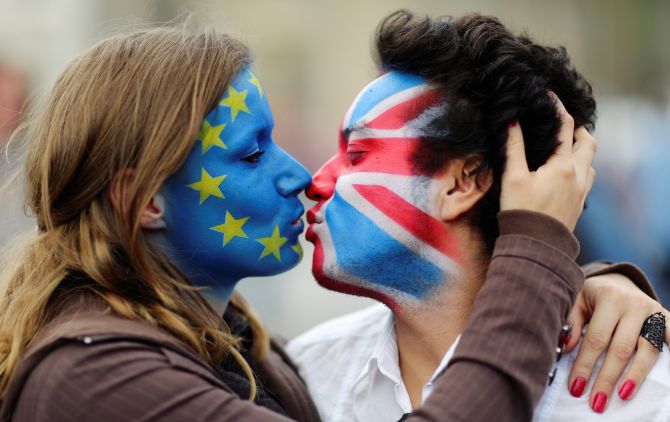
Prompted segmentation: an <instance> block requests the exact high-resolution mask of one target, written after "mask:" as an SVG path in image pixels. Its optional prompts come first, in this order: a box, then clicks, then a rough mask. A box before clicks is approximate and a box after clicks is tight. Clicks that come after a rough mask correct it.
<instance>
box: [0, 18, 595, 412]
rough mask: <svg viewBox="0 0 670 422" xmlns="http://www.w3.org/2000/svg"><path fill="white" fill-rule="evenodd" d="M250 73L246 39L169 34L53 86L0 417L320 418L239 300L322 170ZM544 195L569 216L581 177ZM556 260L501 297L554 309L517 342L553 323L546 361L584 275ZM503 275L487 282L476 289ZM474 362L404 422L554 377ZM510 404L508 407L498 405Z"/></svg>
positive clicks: (543, 350) (579, 197) (85, 62)
mask: <svg viewBox="0 0 670 422" xmlns="http://www.w3.org/2000/svg"><path fill="white" fill-rule="evenodd" d="M249 65H250V58H249V52H248V51H247V49H246V48H245V47H244V46H243V45H242V44H240V43H239V42H237V41H236V40H234V39H231V38H230V37H228V36H226V35H224V34H221V33H217V32H214V31H204V32H189V31H184V30H171V29H156V30H150V31H144V32H137V33H134V34H130V35H122V36H116V37H112V38H108V39H106V40H103V41H101V42H100V43H98V44H97V45H95V46H94V47H92V48H91V49H90V50H89V51H87V52H86V53H84V54H83V55H82V56H81V57H79V58H78V59H76V60H75V61H74V62H73V63H72V64H71V65H70V66H69V67H68V68H67V69H66V70H65V72H64V73H63V74H62V76H61V77H60V79H59V80H58V81H57V83H56V85H55V87H54V89H53V92H52V94H51V96H50V98H49V99H48V101H47V103H46V106H45V108H44V110H43V112H42V113H41V114H39V115H37V116H36V117H34V118H33V119H32V121H31V122H30V123H29V124H28V125H27V126H26V127H25V129H26V131H25V132H24V133H25V137H26V139H29V140H30V144H29V147H28V152H27V157H26V160H25V165H26V181H27V186H26V191H27V205H28V207H29V208H30V209H31V210H32V212H33V213H34V215H35V216H36V219H37V224H38V231H37V233H36V235H35V238H34V239H33V240H32V241H31V243H30V244H29V245H28V246H27V247H26V248H25V250H24V251H23V254H22V255H21V256H20V257H19V258H18V259H16V260H15V261H14V263H13V266H12V267H11V268H9V269H7V271H6V273H5V275H4V276H3V279H2V291H1V295H0V375H1V381H0V394H1V400H2V403H1V407H0V418H1V419H2V420H17V421H23V420H37V421H46V420H57V421H61V420H63V421H64V420H150V419H154V420H190V421H193V420H236V421H279V420H287V418H292V419H299V420H308V421H309V420H319V415H318V414H317V412H316V410H315V407H314V405H313V403H312V401H311V399H310V398H309V396H308V394H307V392H306V389H305V386H304V384H303V383H302V381H301V380H300V378H299V377H298V375H297V374H296V372H295V370H294V369H293V366H292V364H291V363H290V361H289V360H288V358H287V357H286V356H285V354H284V353H283V351H282V349H281V347H280V346H279V345H278V344H277V343H276V342H274V341H271V340H270V338H269V336H268V334H267V332H266V331H265V329H264V328H263V327H262V325H261V324H260V323H259V322H258V320H257V319H256V317H255V316H254V315H253V313H252V312H251V311H250V309H249V308H248V307H247V305H246V304H245V303H244V301H243V300H242V298H241V297H240V296H239V295H238V294H237V293H235V291H234V287H235V284H236V283H237V281H239V280H240V279H241V278H244V277H247V276H259V275H270V274H276V273H278V272H282V271H286V270H288V269H289V268H291V267H293V266H294V265H295V264H296V263H297V262H298V261H299V259H300V258H301V255H302V250H301V248H300V245H299V243H298V240H297V239H298V235H299V234H300V233H301V231H302V230H303V223H302V221H301V216H302V214H303V208H302V205H301V204H300V201H299V200H298V197H297V196H298V194H299V193H300V192H301V191H302V190H303V189H305V188H306V187H307V186H308V185H309V183H310V180H311V179H310V176H309V174H308V173H307V171H306V170H305V169H304V168H303V167H302V166H301V165H300V164H299V163H297V162H296V161H295V160H294V159H293V158H292V157H290V156H289V155H288V154H287V153H286V152H284V151H283V150H282V149H280V148H279V147H278V146H277V145H275V144H274V142H273V140H272V137H271V131H272V127H273V120H272V113H271V111H270V108H269V106H268V103H267V97H266V94H265V91H264V89H263V86H262V85H261V84H260V82H259V81H258V79H257V78H256V76H255V75H254V74H253V73H252V72H251V70H250V68H249ZM587 164H588V165H590V161H589V162H588V163H587ZM547 169H548V170H547V171H548V172H551V171H553V170H552V166H551V165H549V166H548V167H547ZM542 189H543V190H545V191H549V193H551V192H550V191H551V189H556V190H557V191H558V190H561V191H562V192H563V195H562V198H563V200H565V198H566V196H565V193H566V192H568V197H569V198H568V199H570V201H568V202H569V203H568V204H565V206H564V207H563V210H565V209H566V207H572V208H571V210H572V212H571V214H570V215H571V216H572V217H570V218H573V217H574V218H576V216H577V215H578V214H579V213H580V211H581V206H582V201H583V193H584V192H585V191H586V190H588V186H587V184H586V182H585V181H582V182H578V181H575V180H572V181H567V182H565V183H563V184H560V186H558V184H557V186H555V187H548V186H543V187H542ZM570 192H572V194H570ZM549 197H550V198H551V195H549ZM550 202H551V201H550ZM531 205H533V204H528V203H524V200H523V199H520V200H518V201H516V202H515V201H511V202H510V205H509V207H510V208H524V207H528V206H531ZM554 205H555V204H554ZM540 211H546V213H547V214H549V215H552V214H551V210H550V209H546V210H545V209H540ZM510 212H514V211H510ZM546 218H547V219H549V218H550V217H549V216H547V217H546ZM573 223H574V221H566V222H565V224H566V225H568V226H570V225H571V224H573ZM507 236H508V239H510V237H511V241H514V239H515V236H517V237H516V238H517V240H518V238H520V237H523V236H521V235H519V234H516V235H515V233H508V234H507ZM559 237H561V238H563V240H566V239H567V240H568V241H570V239H571V234H570V233H569V231H568V230H564V231H563V232H561V233H560V235H559ZM559 241H560V239H559ZM533 253H534V254H536V253H537V251H533ZM522 258H523V257H513V256H512V257H507V258H505V257H502V258H501V259H500V262H501V263H502V264H505V265H514V263H515V260H518V259H522ZM566 259H567V258H566ZM560 262H562V263H563V264H565V263H568V264H569V265H568V267H567V268H563V269H561V268H555V269H553V270H555V271H556V274H559V275H560V277H559V278H560V280H559V279H556V277H555V276H551V275H548V273H547V272H546V271H545V273H543V274H544V275H539V276H538V275H537V274H535V275H534V277H533V279H530V278H529V279H528V280H515V283H514V285H515V286H516V287H515V288H514V289H511V290H509V293H508V294H509V296H510V299H509V300H508V301H507V304H506V305H504V306H509V307H510V309H513V308H514V307H519V306H520V305H521V303H520V301H522V300H523V297H524V295H527V294H533V293H534V292H537V291H542V292H543V293H542V294H543V296H544V297H545V298H546V300H547V306H546V310H545V311H544V312H545V315H547V316H549V317H550V319H551V320H550V321H543V323H542V325H541V326H539V327H538V326H537V323H536V322H534V321H525V323H526V324H527V325H520V326H519V328H520V330H519V332H523V333H524V334H523V335H525V336H526V337H521V338H522V339H525V338H528V337H527V336H528V334H529V333H541V334H540V335H539V337H537V338H538V339H539V343H537V344H536V348H535V349H536V351H534V352H533V353H537V355H538V356H540V357H542V358H543V359H544V358H546V357H548V356H552V354H553V349H554V347H555V344H554V341H555V338H557V337H558V331H559V327H560V325H561V323H562V321H563V319H564V318H565V317H566V316H567V311H568V310H569V308H570V306H571V304H572V303H573V302H574V299H575V294H576V292H577V291H578V290H579V288H580V287H581V283H582V281H583V274H582V273H581V271H579V268H578V267H576V266H575V264H574V261H571V260H570V259H567V261H566V260H565V259H564V260H562V261H560ZM550 265H551V264H550ZM556 265H558V263H557V264H556ZM505 284H509V280H507V279H506V276H505V275H504V274H501V273H498V274H492V275H491V276H490V277H489V278H488V279H487V286H486V287H485V288H484V289H483V290H482V292H483V293H482V294H486V292H487V289H496V288H500V286H502V285H505ZM492 291H495V290H492ZM489 293H490V291H489ZM498 309H500V306H498ZM509 314H510V318H511V320H510V321H513V319H514V316H513V315H512V314H513V312H510V313H509ZM221 315H223V318H222V317H221ZM524 320H525V319H522V322H523V321H524ZM478 322H479V321H477V320H476V319H474V320H473V321H472V322H471V324H473V325H474V326H476V324H478ZM546 324H549V325H550V326H551V330H552V335H550V336H547V334H546V333H547V328H546ZM466 331H467V328H466ZM490 334H491V338H492V339H495V338H496V337H495V336H496V333H495V330H494V329H492V332H491V333H490ZM547 339H548V340H547ZM478 359H480V360H479V361H477V362H462V363H459V364H457V365H454V366H453V367H455V368H459V367H460V368H463V367H468V368H470V369H474V370H475V372H474V373H475V374H478V376H477V377H474V378H473V379H470V380H458V384H453V385H455V386H456V389H454V388H451V387H450V384H449V381H450V377H449V376H448V375H449V373H450V371H452V370H453V369H451V368H450V369H449V370H448V371H446V374H447V376H445V377H442V378H441V379H440V381H439V382H438V383H437V386H438V387H437V388H436V390H435V392H434V393H433V396H432V397H431V399H430V400H428V401H427V403H426V405H425V406H424V407H423V408H421V409H420V410H419V411H418V412H417V414H415V415H411V416H410V419H411V420H441V419H443V417H444V415H445V414H446V413H445V411H446V410H445V409H447V408H450V407H453V406H454V405H453V403H454V397H455V396H458V395H459V394H460V395H464V394H468V391H470V392H472V391H475V389H476V387H477V386H478V385H487V384H488V383H489V382H494V381H495V382H498V383H499V382H503V383H505V382H507V383H508V385H510V386H513V387H520V386H521V387H529V388H530V387H532V388H535V389H537V388H539V387H541V384H543V383H544V382H545V380H541V381H540V382H539V384H540V385H536V384H538V382H537V381H536V380H535V379H525V378H523V379H511V380H508V381H505V380H507V378H508V375H507V374H505V373H504V370H503V369H498V368H497V367H496V365H495V363H496V357H495V356H488V357H487V356H482V355H481V354H480V355H479V357H478ZM498 359H500V358H498ZM551 359H553V358H550V359H549V360H551ZM544 360H545V361H546V359H544ZM477 370H479V372H477ZM464 383H465V384H467V385H471V386H472V388H470V389H469V390H467V389H464V388H463V384H464ZM468 383H469V384H468ZM528 384H532V385H530V386H529V385H528ZM447 395H449V396H450V400H451V402H449V401H447V400H445V397H447ZM515 400H522V401H525V400H527V398H525V397H522V398H515ZM450 403H452V404H450ZM531 404H532V403H531ZM476 405H477V404H476V403H473V404H468V403H467V401H465V400H464V401H463V402H462V404H460V405H459V406H463V407H467V406H470V407H471V408H472V406H476ZM470 410H471V409H470ZM514 411H515V408H514V407H513V406H508V407H505V406H502V405H501V408H500V415H501V417H509V418H512V419H513V418H514V417H515V416H517V415H516V414H515V413H514ZM455 412H456V413H454V412H453V409H452V414H457V413H458V409H456V410H455Z"/></svg>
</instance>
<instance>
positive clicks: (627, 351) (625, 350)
mask: <svg viewBox="0 0 670 422" xmlns="http://www.w3.org/2000/svg"><path fill="white" fill-rule="evenodd" d="M635 347H636V345H635V344H633V343H632V342H629V341H620V342H618V343H617V344H614V345H613V346H612V353H614V357H616V358H617V359H620V360H628V359H629V358H630V357H631V356H632V355H633V352H635Z"/></svg>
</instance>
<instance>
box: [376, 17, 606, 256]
mask: <svg viewBox="0 0 670 422" xmlns="http://www.w3.org/2000/svg"><path fill="white" fill-rule="evenodd" d="M375 47H376V52H375V53H376V59H377V65H378V67H379V68H380V70H382V71H399V72H407V73H412V74H416V75H419V76H421V77H423V78H424V79H426V80H427V81H429V82H431V83H434V84H436V85H437V86H439V88H440V91H441V93H442V95H443V96H444V99H445V101H444V102H443V106H442V110H440V113H437V115H438V117H436V118H435V119H434V120H432V123H430V124H429V128H428V129H429V130H427V133H428V134H431V135H427V136H424V137H423V139H422V142H421V143H420V147H419V149H418V150H417V152H416V153H415V155H414V164H415V166H416V167H417V170H418V171H420V172H422V173H428V174H433V173H435V172H436V171H437V170H440V169H442V168H443V167H444V165H445V164H446V163H447V162H448V160H449V159H458V158H466V157H480V158H481V160H482V161H481V165H480V166H479V168H478V171H479V172H480V173H479V174H480V175H481V174H482V173H483V172H489V171H491V172H492V174H493V185H492V186H491V189H490V190H489V191H488V192H487V194H486V195H485V196H484V197H483V198H482V200H481V201H480V202H479V203H478V204H477V206H476V207H475V209H473V210H472V212H471V213H470V214H469V217H470V218H471V221H472V222H473V223H474V224H475V225H476V226H477V227H479V228H480V231H481V233H482V236H483V240H484V242H485V244H486V247H487V250H488V251H489V252H491V251H492V250H493V245H494V243H495V239H496V237H497V236H498V224H497V220H496V214H497V213H498V211H499V209H500V180H501V176H502V172H503V169H504V167H505V142H506V139H507V126H508V123H509V122H512V121H514V120H518V122H519V123H520V125H521V128H522V131H523V136H524V141H525V146H526V158H527V160H528V166H529V168H530V169H531V170H535V169H537V168H538V167H539V166H541V165H542V164H543V163H544V162H545V161H546V160H547V159H548V158H549V156H551V154H553V152H554V151H555V149H556V147H557V145H558V139H557V134H558V130H559V128H560V125H561V122H560V118H559V117H558V115H557V110H556V107H555V103H554V100H553V99H552V98H551V97H550V96H549V95H547V93H548V91H553V92H554V93H556V95H558V97H559V98H560V100H561V102H562V103H563V104H564V105H565V108H566V109H567V111H568V113H570V115H572V117H573V118H574V121H575V127H577V126H585V127H586V128H587V129H589V130H592V129H593V126H594V123H595V108H596V103H595V101H594V99H593V96H592V92H591V85H590V84H589V83H588V82H587V81H586V80H585V79H584V77H583V76H582V75H581V74H580V73H579V72H577V71H576V70H575V69H574V67H573V65H572V63H571V62H570V58H569V57H568V54H567V52H566V51H565V48H563V47H558V48H553V47H544V46H541V45H537V44H535V43H533V41H532V40H531V39H530V38H529V37H528V36H527V35H514V34H513V33H511V32H510V31H509V30H508V29H507V28H505V26H504V25H503V24H502V23H501V22H500V21H499V20H498V19H497V18H495V17H490V16H481V15H477V14H471V15H466V16H463V17H461V18H458V19H454V18H438V19H434V18H430V17H417V16H415V15H414V14H412V12H409V11H407V10H398V11H396V12H393V13H391V14H390V15H388V16H387V17H385V18H384V19H383V20H382V21H381V22H380V24H379V26H378V27H377V32H376V37H375Z"/></svg>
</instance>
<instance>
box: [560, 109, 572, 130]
mask: <svg viewBox="0 0 670 422" xmlns="http://www.w3.org/2000/svg"><path fill="white" fill-rule="evenodd" d="M561 119H562V120H563V123H564V124H566V125H570V126H574V125H575V119H574V118H573V117H572V116H571V115H570V114H569V113H568V111H567V110H565V108H563V113H562V115H561Z"/></svg>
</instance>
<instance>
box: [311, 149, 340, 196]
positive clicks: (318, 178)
mask: <svg viewBox="0 0 670 422" xmlns="http://www.w3.org/2000/svg"><path fill="white" fill-rule="evenodd" d="M336 158H337V157H333V158H331V159H330V160H328V162H327V163H326V164H324V165H323V166H322V167H321V168H320V169H319V171H317V172H316V174H314V178H313V179H312V184H311V185H310V186H309V188H308V189H307V191H306V192H305V193H306V194H307V197H308V198H309V199H311V200H312V201H320V200H323V199H328V198H330V197H331V196H333V192H334V190H335V181H336V180H337V172H336V170H337V161H336Z"/></svg>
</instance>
